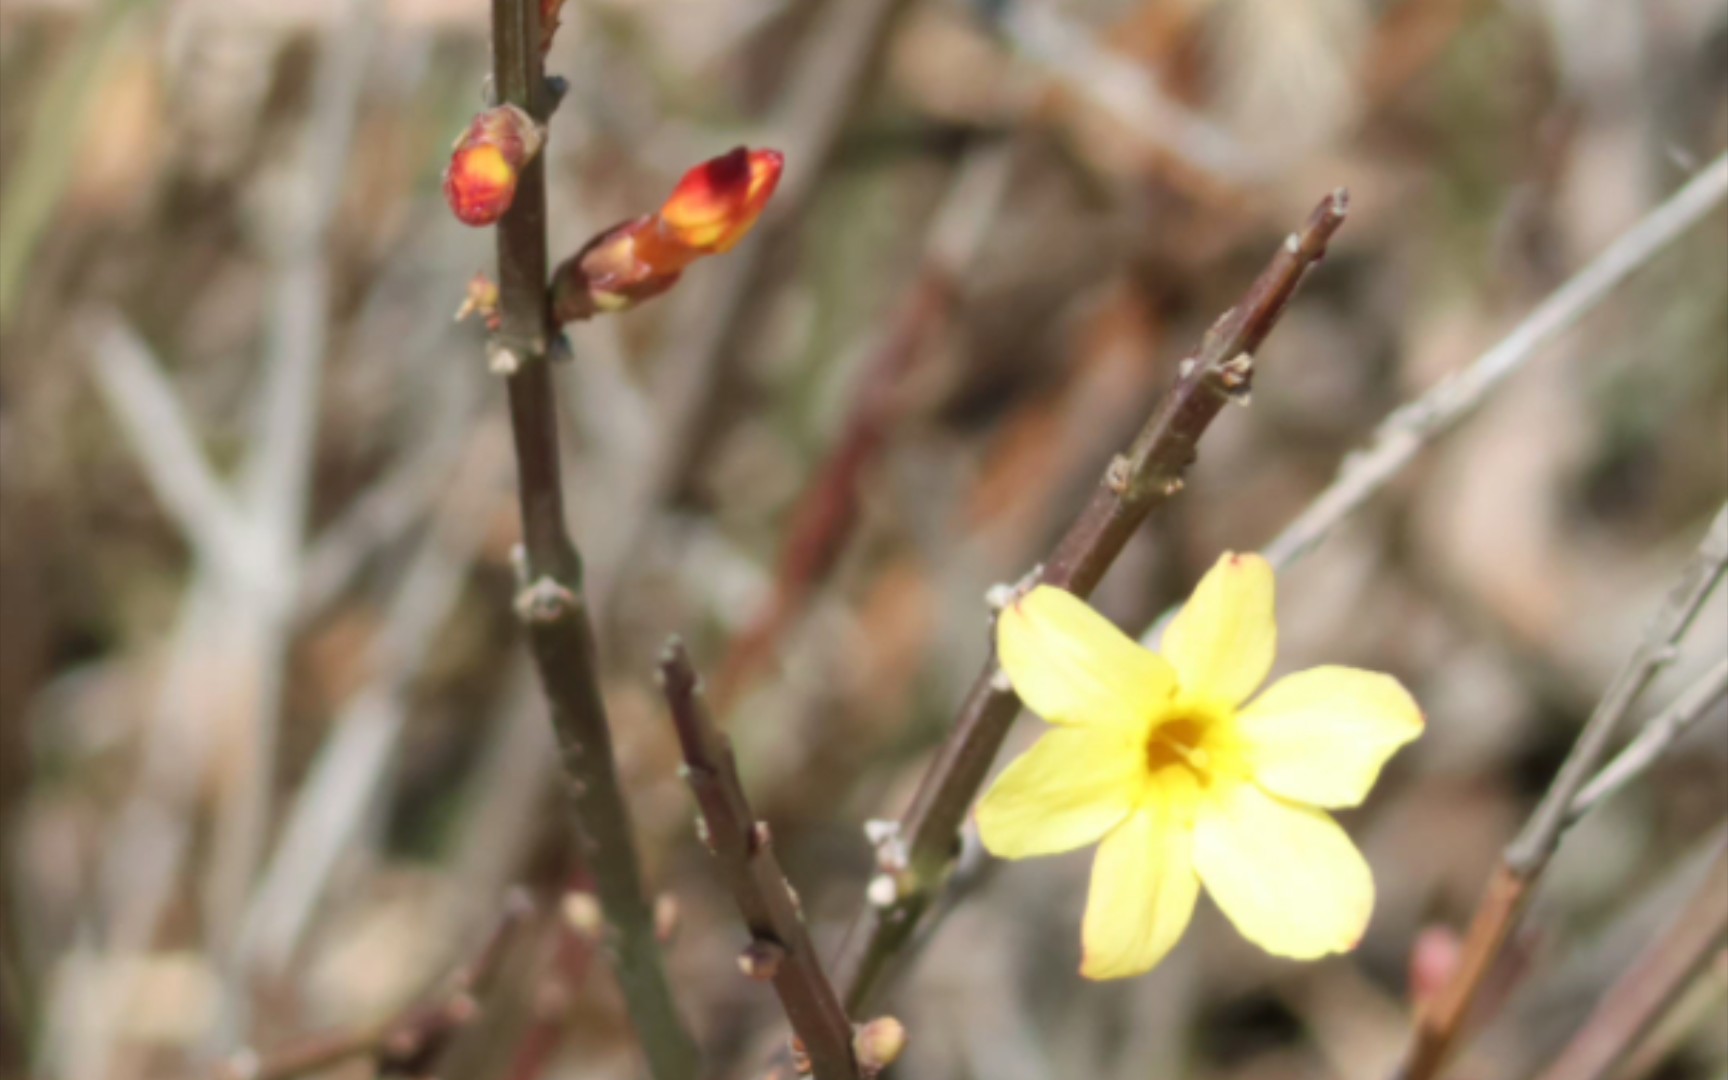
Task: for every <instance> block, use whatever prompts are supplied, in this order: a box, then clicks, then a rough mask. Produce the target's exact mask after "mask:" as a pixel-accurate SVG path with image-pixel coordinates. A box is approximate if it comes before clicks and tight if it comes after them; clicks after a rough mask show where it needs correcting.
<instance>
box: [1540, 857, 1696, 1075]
mask: <svg viewBox="0 0 1728 1080" xmlns="http://www.w3.org/2000/svg"><path fill="white" fill-rule="evenodd" d="M1724 945H1728V853H1724V854H1722V855H1718V856H1717V857H1716V858H1715V859H1714V860H1712V862H1711V864H1710V869H1709V871H1708V872H1707V873H1706V874H1705V876H1704V880H1703V882H1702V883H1701V884H1700V885H1699V888H1698V891H1697V893H1696V894H1694V895H1693V897H1692V899H1691V901H1690V902H1689V903H1688V904H1687V905H1686V907H1685V908H1684V909H1683V910H1681V911H1680V912H1679V914H1678V915H1677V916H1676V917H1675V919H1674V921H1673V922H1672V923H1670V924H1669V926H1668V928H1667V929H1666V930H1665V931H1664V932H1663V933H1662V936H1661V937H1659V938H1657V939H1656V940H1655V941H1654V942H1652V943H1651V944H1650V946H1649V948H1647V949H1646V950H1645V951H1644V952H1643V954H1641V955H1640V956H1639V957H1638V959H1637V960H1636V961H1634V962H1633V964H1632V966H1631V967H1629V968H1627V969H1626V971H1625V972H1624V973H1623V974H1622V975H1621V976H1620V977H1619V978H1618V979H1616V980H1615V981H1614V984H1613V985H1612V986H1610V987H1609V988H1608V990H1607V992H1606V993H1604V994H1603V995H1602V998H1601V1000H1600V1001H1598V1002H1597V1004H1596V1008H1595V1009H1594V1010H1592V1011H1591V1013H1590V1017H1589V1019H1587V1020H1585V1021H1584V1025H1583V1027H1581V1028H1579V1030H1578V1032H1577V1034H1575V1035H1574V1036H1573V1037H1572V1041H1571V1042H1569V1043H1568V1044H1567V1045H1566V1048H1565V1049H1564V1050H1562V1051H1561V1053H1560V1056H1559V1057H1558V1058H1556V1059H1555V1060H1554V1064H1553V1065H1551V1066H1549V1068H1548V1070H1547V1071H1546V1072H1544V1073H1543V1074H1542V1080H1609V1078H1610V1077H1613V1076H1616V1075H1620V1072H1619V1068H1620V1065H1621V1064H1622V1063H1623V1062H1624V1061H1625V1060H1626V1059H1627V1058H1628V1057H1629V1056H1631V1054H1632V1053H1633V1051H1635V1050H1636V1049H1637V1048H1638V1045H1639V1043H1640V1042H1642V1041H1643V1039H1644V1037H1645V1036H1646V1035H1648V1034H1649V1033H1650V1031H1651V1029H1652V1028H1654V1027H1655V1025H1656V1024H1657V1022H1658V1021H1660V1020H1661V1019H1662V1017H1663V1016H1664V1015H1665V1014H1666V1013H1667V1012H1668V1010H1669V1009H1670V1008H1671V1007H1672V1006H1673V1004H1674V1003H1675V1001H1676V1000H1677V999H1678V998H1679V997H1680V995H1681V994H1682V993H1683V992H1684V991H1685V989H1686V988H1687V987H1688V986H1689V985H1691V983H1692V981H1693V980H1694V979H1695V978H1697V976H1698V975H1699V974H1700V973H1701V972H1703V971H1704V970H1705V968H1706V967H1707V966H1708V965H1709V963H1710V962H1711V961H1712V960H1714V959H1715V958H1716V956H1717V955H1718V954H1719V953H1720V952H1721V950H1722V947H1723V946H1724Z"/></svg>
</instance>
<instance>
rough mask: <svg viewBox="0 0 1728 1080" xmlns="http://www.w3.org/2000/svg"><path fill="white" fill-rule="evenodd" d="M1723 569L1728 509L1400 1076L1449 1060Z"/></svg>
mask: <svg viewBox="0 0 1728 1080" xmlns="http://www.w3.org/2000/svg"><path fill="white" fill-rule="evenodd" d="M1725 568H1728V506H1724V507H1723V509H1722V510H1721V512H1720V513H1718V514H1717V515H1716V519H1715V520H1714V521H1713V522H1712V523H1711V525H1710V529H1709V531H1708V532H1707V533H1706V534H1705V537H1704V540H1703V542H1702V543H1701V544H1700V545H1699V547H1698V550H1697V552H1696V553H1695V554H1694V555H1693V557H1692V558H1691V559H1690V560H1689V561H1688V562H1687V565H1686V567H1685V569H1684V570H1683V571H1682V572H1681V574H1680V577H1679V580H1678V581H1677V582H1676V583H1675V585H1674V587H1673V588H1672V589H1671V590H1670V591H1669V593H1668V596H1667V598H1666V600H1665V601H1664V602H1663V604H1662V606H1661V608H1659V609H1658V610H1657V612H1656V615H1655V617H1654V618H1653V619H1652V620H1651V621H1650V624H1649V626H1648V627H1647V628H1646V630H1645V634H1644V640H1643V642H1642V643H1641V644H1640V645H1639V646H1638V648H1637V649H1635V650H1634V651H1633V653H1632V655H1631V656H1630V657H1628V658H1627V660H1626V662H1625V663H1624V664H1623V665H1621V668H1620V670H1619V672H1617V673H1616V674H1615V676H1614V679H1613V681H1612V682H1610V683H1609V685H1608V689H1607V691H1606V692H1604V693H1603V695H1602V699H1601V701H1600V702H1598V703H1597V706H1596V709H1595V711H1594V712H1593V713H1592V714H1591V716H1590V719H1589V721H1588V722H1586V723H1585V725H1584V730H1583V731H1582V732H1581V733H1580V734H1579V736H1578V740H1577V741H1576V742H1575V743H1573V745H1572V750H1571V752H1570V753H1569V754H1568V755H1567V757H1566V761H1565V762H1564V763H1563V764H1562V765H1561V766H1560V771H1559V773H1558V774H1557V775H1556V776H1555V777H1554V781H1553V783H1551V784H1550V785H1549V787H1548V791H1547V793H1546V794H1544V795H1543V796H1542V800H1541V802H1540V803H1538V804H1537V806H1536V810H1535V811H1534V812H1533V813H1532V814H1531V816H1530V820H1529V821H1528V822H1526V823H1525V825H1524V828H1523V830H1522V831H1520V832H1519V834H1518V836H1517V837H1516V838H1515V839H1514V840H1513V841H1512V843H1511V844H1510V845H1508V846H1507V848H1506V852H1505V854H1504V855H1503V856H1502V857H1501V860H1500V865H1499V866H1498V867H1497V868H1496V870H1495V872H1494V876H1493V878H1492V879H1491V880H1490V882H1489V885H1488V889H1487V891H1486V892H1485V893H1484V895H1483V898H1482V900H1481V902H1480V903H1479V904H1478V905H1477V908H1476V914H1475V916H1474V917H1473V918H1472V919H1471V923H1470V931H1469V933H1468V934H1467V935H1466V937H1465V939H1464V945H1463V953H1462V956H1461V957H1460V959H1459V962H1458V969H1457V971H1456V973H1455V974H1454V975H1453V977H1452V981H1451V982H1450V983H1449V984H1448V985H1447V986H1446V988H1445V989H1444V990H1442V991H1441V992H1440V993H1439V994H1437V995H1436V996H1435V997H1434V999H1433V1000H1432V1001H1431V1002H1430V1003H1429V1006H1428V1007H1427V1008H1425V1009H1424V1010H1423V1011H1422V1014H1421V1016H1420V1017H1418V1019H1417V1023H1416V1031H1415V1034H1414V1036H1413V1038H1412V1040H1411V1045H1410V1048H1409V1052H1408V1054H1407V1055H1406V1058H1405V1065H1404V1067H1403V1070H1402V1074H1401V1075H1402V1076H1403V1078H1404V1080H1431V1078H1432V1077H1434V1076H1437V1075H1438V1074H1439V1072H1440V1069H1441V1068H1442V1067H1443V1066H1444V1065H1445V1064H1446V1060H1447V1058H1448V1057H1449V1056H1450V1055H1451V1052H1452V1049H1453V1047H1454V1045H1455V1044H1456V1042H1457V1040H1458V1037H1459V1035H1460V1033H1461V1032H1462V1029H1463V1027H1464V1022H1465V1021H1466V1020H1467V1019H1468V1018H1469V1015H1470V1011H1471V1006H1472V1005H1473V1004H1474V1003H1475V1001H1476V995H1477V993H1478V991H1479V990H1480V989H1481V987H1482V983H1483V981H1484V980H1485V979H1486V977H1487V975H1488V973H1489V971H1490V970H1492V968H1493V966H1494V961H1495V960H1496V958H1498V956H1499V955H1500V951H1501V949H1502V948H1504V947H1505V944H1506V941H1507V939H1508V938H1509V937H1510V935H1511V933H1512V930H1513V928H1514V926H1516V924H1517V922H1518V917H1519V915H1521V914H1522V913H1523V911H1524V907H1525V905H1526V903H1527V902H1528V901H1529V898H1530V894H1531V890H1532V887H1533V886H1534V885H1535V883H1536V880H1537V879H1538V878H1539V877H1540V876H1541V874H1542V871H1543V870H1544V869H1545V868H1546V867H1547V865H1548V860H1549V859H1550V858H1551V857H1552V856H1553V854H1554V850H1555V848H1557V847H1558V846H1559V843H1560V836H1561V833H1562V832H1563V831H1564V830H1565V828H1566V826H1567V824H1568V823H1569V821H1570V820H1571V815H1570V813H1569V811H1570V809H1571V807H1572V805H1573V803H1574V800H1576V799H1577V798H1578V794H1579V792H1580V790H1581V789H1583V787H1584V785H1585V783H1586V782H1587V781H1588V780H1589V778H1590V776H1591V774H1592V773H1594V772H1595V770H1596V768H1597V766H1598V765H1599V764H1600V762H1601V760H1602V758H1603V757H1604V756H1606V754H1607V752H1608V747H1609V746H1610V745H1611V743H1612V740H1613V738H1614V733H1615V731H1616V730H1617V729H1618V728H1619V726H1620V724H1621V721H1622V720H1624V719H1625V716H1626V714H1627V712H1628V711H1629V710H1630V709H1631V707H1632V705H1633V703H1634V702H1635V701H1636V700H1637V698H1638V695H1639V693H1640V692H1641V691H1643V689H1644V688H1645V687H1646V686H1647V685H1649V683H1650V680H1651V679H1653V678H1654V677H1655V676H1656V673H1657V672H1658V671H1659V670H1660V669H1661V668H1662V667H1663V666H1664V665H1665V664H1667V663H1670V662H1671V661H1672V660H1673V659H1674V656H1675V646H1676V645H1677V643H1678V642H1679V640H1680V638H1681V636H1682V635H1683V634H1684V633H1685V632H1686V628H1687V627H1688V626H1690V625H1691V624H1692V620H1693V618H1694V617H1696V616H1697V614H1698V609H1699V608H1700V607H1701V606H1702V605H1703V603H1704V598H1705V597H1706V596H1708V595H1709V593H1710V590H1711V589H1712V588H1713V587H1714V586H1715V584H1716V582H1717V581H1718V580H1719V579H1720V578H1721V577H1722V575H1723V571H1724V569H1725Z"/></svg>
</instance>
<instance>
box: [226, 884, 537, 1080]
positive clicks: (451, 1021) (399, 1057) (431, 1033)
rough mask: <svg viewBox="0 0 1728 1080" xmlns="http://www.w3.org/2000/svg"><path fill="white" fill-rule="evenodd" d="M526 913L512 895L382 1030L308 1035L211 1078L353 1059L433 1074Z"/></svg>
mask: <svg viewBox="0 0 1728 1080" xmlns="http://www.w3.org/2000/svg"><path fill="white" fill-rule="evenodd" d="M533 914H534V902H533V900H532V899H531V898H530V897H529V895H528V893H527V892H526V891H524V890H521V889H512V890H511V891H510V892H509V893H507V894H506V895H505V898H504V903H503V906H502V908H501V910H500V911H499V913H498V916H497V918H496V919H494V921H493V923H492V927H491V929H490V930H488V931H487V933H486V935H485V937H483V938H482V939H481V940H480V944H479V945H478V947H476V948H475V950H474V952H473V953H472V954H471V955H470V956H469V957H468V958H467V959H465V960H463V961H462V962H461V963H460V964H458V965H457V966H456V968H455V969H454V970H453V971H451V973H450V974H449V975H447V976H446V977H445V978H444V980H443V984H442V986H441V987H440V988H439V989H438V991H437V992H436V993H434V994H433V995H431V996H430V997H429V998H428V999H426V1000H424V1001H422V1002H418V1003H416V1004H412V1005H410V1006H408V1007H407V1008H405V1009H403V1010H402V1011H401V1012H400V1013H398V1014H396V1015H395V1016H393V1017H391V1018H390V1019H388V1020H386V1021H384V1022H383V1023H381V1024H369V1025H365V1026H362V1027H357V1028H344V1029H341V1030H339V1031H331V1032H325V1033H322V1034H318V1035H309V1036H307V1037H305V1038H302V1039H299V1040H296V1041H294V1042H292V1043H289V1044H288V1045H286V1046H282V1047H279V1048H277V1049H275V1050H272V1051H271V1052H269V1053H268V1054H262V1055H260V1054H257V1053H254V1052H252V1051H244V1052H242V1053H239V1054H236V1055H234V1056H233V1057H232V1058H231V1059H230V1060H228V1061H226V1062H224V1063H223V1064H222V1065H220V1066H218V1067H217V1069H216V1071H215V1077H214V1080H296V1078H297V1077H302V1076H311V1075H314V1074H318V1075H323V1074H324V1073H326V1072H327V1071H328V1070H330V1069H333V1068H335V1067H336V1066H338V1065H341V1064H343V1063H345V1062H349V1061H353V1060H354V1059H355V1058H360V1057H371V1058H372V1059H373V1061H374V1062H375V1063H376V1066H377V1071H378V1075H379V1076H380V1077H386V1076H407V1077H421V1076H430V1075H432V1074H431V1073H430V1072H429V1071H428V1069H429V1068H430V1067H431V1066H433V1065H435V1064H436V1063H437V1060H438V1058H439V1057H440V1056H441V1055H442V1054H443V1053H444V1050H445V1049H446V1047H448V1046H449V1044H450V1042H451V1040H452V1039H454V1038H455V1037H456V1035H457V1034H459V1033H460V1032H461V1031H462V1029H463V1028H465V1027H467V1026H468V1025H469V1024H470V1023H472V1022H473V1021H474V1019H475V1017H477V1016H478V1015H479V1013H480V1009H481V1006H482V1003H483V1002H484V1000H485V996H486V994H487V992H488V991H489V990H490V989H491V987H492V984H493V982H494V981H495V980H496V978H497V975H498V971H499V969H500V968H501V967H502V966H503V963H504V959H505V957H506V956H507V955H508V954H509V952H510V946H511V945H512V944H513V943H514V942H515V940H516V938H517V937H518V936H519V935H520V934H521V932H522V930H523V928H524V927H526V926H527V925H528V922H529V919H530V917H531V916H532V915H533Z"/></svg>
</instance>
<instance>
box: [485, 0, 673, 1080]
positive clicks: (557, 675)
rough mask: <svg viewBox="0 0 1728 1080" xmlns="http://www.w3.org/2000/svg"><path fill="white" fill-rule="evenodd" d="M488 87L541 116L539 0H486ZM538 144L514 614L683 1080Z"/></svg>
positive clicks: (524, 193) (622, 924) (658, 1062)
mask: <svg viewBox="0 0 1728 1080" xmlns="http://www.w3.org/2000/svg"><path fill="white" fill-rule="evenodd" d="M492 62H493V85H494V87H495V89H496V91H497V94H498V99H499V101H500V102H501V103H507V104H512V105H516V106H518V107H520V108H523V109H525V110H527V112H528V113H529V115H531V116H533V117H534V118H535V119H536V120H540V121H542V122H544V120H545V119H546V117H547V114H548V112H549V110H550V108H551V101H550V95H549V94H548V91H547V87H546V79H545V72H544V70H543V69H542V66H541V55H540V5H539V3H538V2H537V0H492ZM545 157H546V155H545V153H544V152H542V153H541V154H539V155H538V156H536V157H535V159H534V160H533V161H531V162H530V163H529V164H528V166H527V167H526V168H524V169H523V170H522V175H521V179H520V181H519V182H518V184H517V189H516V198H515V201H514V203H512V205H511V207H510V210H509V211H508V212H507V213H506V214H505V215H504V218H503V220H502V221H500V222H499V224H498V284H499V297H500V313H501V316H502V325H501V327H500V330H499V333H498V336H497V340H496V341H495V342H494V345H493V348H494V357H493V359H494V363H493V366H494V367H495V368H498V369H500V370H504V371H506V372H507V373H508V377H507V390H508V394H509V399H510V426H511V430H512V433H513V435H514V437H515V446H516V466H517V477H518V494H519V497H520V499H521V504H522V537H523V543H522V548H521V551H522V559H521V570H522V577H523V583H522V588H521V591H520V592H519V593H518V595H517V599H516V604H515V607H516V612H517V614H518V616H519V617H520V618H521V619H522V622H523V624H524V626H525V627H526V629H527V632H528V641H529V646H530V649H531V650H532V652H533V654H534V661H535V664H536V665H537V666H538V668H539V671H540V678H541V682H542V683H543V685H544V686H545V689H546V697H547V700H548V702H549V704H550V705H551V711H552V727H553V731H554V732H555V734H556V735H557V738H558V746H559V751H560V756H561V759H562V762H563V765H564V771H565V773H566V775H567V778H568V780H569V785H568V786H569V789H570V796H571V801H572V802H573V803H574V806H575V819H576V820H575V825H576V829H577V834H578V836H579V838H580V840H581V848H582V858H583V862H584V863H585V864H586V865H587V866H588V868H589V869H590V871H591V872H592V873H593V875H594V880H595V886H596V892H597V893H598V895H599V898H600V906H601V909H602V910H603V911H604V913H605V917H606V922H607V926H608V930H609V933H608V944H609V945H610V946H611V951H612V953H613V957H614V960H615V963H616V970H617V974H618V980H619V983H620V984H621V986H622V988H623V991H624V999H625V1002H626V1004H627V1006H628V1008H629V1011H630V1016H631V1019H632V1020H633V1021H634V1022H635V1024H636V1029H637V1034H638V1036H639V1037H640V1040H641V1043H642V1047H643V1050H644V1052H645V1053H646V1055H647V1057H648V1064H649V1068H650V1069H651V1071H652V1072H653V1074H654V1076H655V1078H656V1080H694V1077H695V1076H696V1071H697V1066H698V1058H697V1052H696V1044H695V1042H694V1041H693V1040H692V1039H691V1038H690V1035H689V1033H688V1032H687V1031H686V1030H685V1028H684V1024H683V1021H682V1020H681V1019H680V1018H679V1016H678V1009H677V1005H676V1003H675V1002H674V1001H673V999H672V990H671V987H670V985H669V984H668V983H667V980H666V971H665V968H664V967H663V966H662V964H661V960H660V944H659V942H658V941H657V940H656V938H655V934H654V914H653V910H652V908H651V907H650V905H649V903H648V900H647V897H646V895H645V894H644V892H643V887H642V870H641V866H640V862H639V860H638V858H637V854H636V845H635V840H634V838H633V837H632V835H631V831H630V816H629V809H628V806H627V805H626V803H625V801H624V792H623V789H622V786H621V785H620V782H619V778H618V763H617V761H616V759H615V757H614V755H613V752H612V735H611V729H610V728H609V726H608V724H607V719H606V706H605V702H604V701H603V700H602V698H601V695H600V680H599V672H598V671H597V670H596V651H595V645H594V631H593V627H592V625H591V624H590V621H589V616H588V607H587V602H586V600H585V599H584V596H583V591H582V560H581V556H580V555H579V554H578V553H577V551H576V546H575V544H573V543H572V542H571V540H570V535H569V533H568V532H567V531H566V528H565V523H564V493H563V488H562V482H561V479H560V476H559V458H558V407H557V403H556V401H555V399H554V389H553V382H552V372H551V368H550V366H549V363H548V361H547V356H546V352H547V335H548V332H549V331H548V327H549V322H548V311H547V291H546V276H547V253H546V176H545V165H544V163H545Z"/></svg>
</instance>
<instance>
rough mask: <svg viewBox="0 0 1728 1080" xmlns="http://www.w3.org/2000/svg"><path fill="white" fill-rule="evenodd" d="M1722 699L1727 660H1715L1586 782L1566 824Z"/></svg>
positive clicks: (1649, 762)
mask: <svg viewBox="0 0 1728 1080" xmlns="http://www.w3.org/2000/svg"><path fill="white" fill-rule="evenodd" d="M1725 696H1728V660H1718V661H1717V662H1716V663H1715V665H1714V666H1712V667H1711V668H1710V669H1709V670H1708V671H1706V672H1705V673H1704V674H1703V675H1701V676H1700V677H1699V678H1698V680H1697V681H1696V682H1694V683H1693V684H1692V685H1691V686H1689V687H1687V688H1686V689H1685V690H1684V691H1682V692H1681V694H1680V696H1679V697H1678V698H1675V699H1674V703H1673V704H1671V705H1669V706H1668V707H1667V708H1666V709H1664V710H1662V712H1660V713H1658V714H1657V716H1656V718H1655V719H1654V720H1651V721H1650V722H1649V723H1647V724H1645V725H1644V727H1643V728H1642V729H1641V730H1640V731H1639V732H1638V734H1637V735H1636V736H1634V737H1633V739H1632V741H1631V742H1629V743H1627V744H1626V746H1625V748H1624V749H1622V750H1621V751H1620V752H1619V753H1618V754H1616V755H1615V756H1614V759H1613V760H1612V761H1610V762H1608V764H1606V765H1604V766H1602V768H1601V769H1599V770H1598V771H1597V773H1596V775H1595V776H1593V777H1591V778H1590V782H1589V783H1588V784H1585V785H1584V787H1583V788H1582V789H1580V790H1579V792H1578V796H1577V797H1576V798H1574V799H1573V800H1572V805H1571V806H1569V807H1567V810H1566V824H1567V825H1568V826H1570V825H1573V824H1575V823H1576V822H1577V821H1578V819H1579V818H1582V817H1583V816H1584V815H1585V814H1588V813H1589V812H1590V811H1592V810H1594V809H1596V807H1598V806H1600V805H1601V804H1602V803H1603V802H1604V801H1606V800H1608V799H1611V798H1613V797H1614V795H1615V793H1617V792H1619V791H1621V790H1622V789H1624V788H1625V787H1626V786H1627V785H1628V784H1630V783H1632V781H1634V780H1636V779H1638V778H1639V777H1640V776H1643V775H1644V774H1645V773H1646V772H1648V771H1649V770H1650V767H1651V766H1653V765H1655V764H1656V762H1657V761H1658V760H1660V759H1661V757H1662V755H1664V754H1666V753H1667V752H1668V751H1669V749H1671V748H1672V747H1673V746H1674V744H1675V743H1676V742H1678V741H1679V740H1680V737H1681V736H1682V735H1685V734H1686V733H1687V732H1688V731H1690V730H1692V726H1693V725H1694V724H1696V723H1698V721H1700V720H1702V719H1704V717H1705V716H1707V715H1708V714H1709V712H1710V710H1711V708H1712V707H1713V706H1715V705H1716V704H1717V703H1718V702H1720V701H1721V700H1722V699H1723V698H1724V697H1725Z"/></svg>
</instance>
